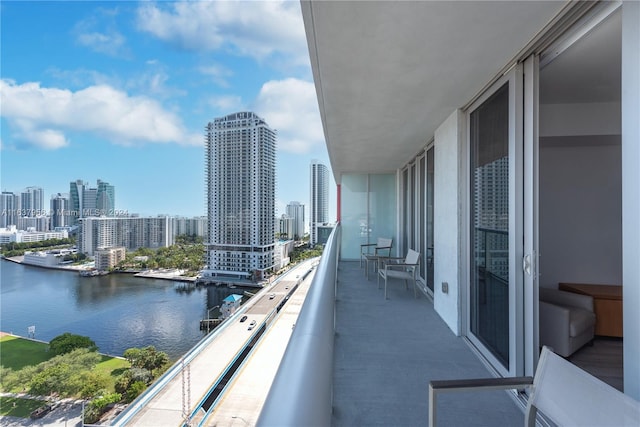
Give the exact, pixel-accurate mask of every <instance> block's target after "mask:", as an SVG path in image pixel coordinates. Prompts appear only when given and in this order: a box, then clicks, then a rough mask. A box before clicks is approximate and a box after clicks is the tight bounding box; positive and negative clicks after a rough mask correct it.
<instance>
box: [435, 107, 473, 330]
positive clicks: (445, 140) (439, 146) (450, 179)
mask: <svg viewBox="0 0 640 427" xmlns="http://www.w3.org/2000/svg"><path fill="white" fill-rule="evenodd" d="M463 132H464V114H463V113H462V112H461V111H455V112H454V113H453V114H451V115H450V116H449V117H448V118H447V120H445V121H444V123H442V124H441V125H440V127H439V128H438V129H437V130H436V133H435V141H434V150H435V152H434V157H435V159H434V160H435V161H434V163H435V171H434V173H435V176H434V197H435V198H434V291H433V294H434V304H433V305H434V308H435V310H436V312H437V313H438V314H439V315H440V317H442V318H443V319H444V321H445V322H446V323H447V325H448V326H449V328H451V330H452V331H453V332H454V333H455V334H456V335H460V334H461V332H462V330H461V329H462V328H461V324H460V319H461V310H462V308H461V304H460V296H461V293H462V292H464V290H465V286H464V284H463V283H461V281H460V274H461V270H466V268H463V267H464V266H462V265H460V263H461V262H465V261H464V260H465V259H466V257H462V260H461V257H460V254H461V253H462V251H461V246H460V236H461V234H462V233H464V232H465V230H466V227H463V223H462V222H461V220H460V215H459V206H461V205H464V202H465V201H464V200H461V197H462V196H461V194H460V193H461V191H460V187H461V186H460V174H459V164H460V159H461V156H462V153H464V152H465V150H464V149H463V148H462V147H463V146H462V144H461V141H464V134H463ZM442 282H447V283H448V284H449V292H448V293H446V294H445V293H443V292H442Z"/></svg>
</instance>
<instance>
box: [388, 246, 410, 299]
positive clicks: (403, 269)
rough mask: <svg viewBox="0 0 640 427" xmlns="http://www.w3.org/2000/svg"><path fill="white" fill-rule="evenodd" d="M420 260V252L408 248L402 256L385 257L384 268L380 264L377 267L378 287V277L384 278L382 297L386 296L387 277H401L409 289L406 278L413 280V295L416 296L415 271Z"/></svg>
mask: <svg viewBox="0 0 640 427" xmlns="http://www.w3.org/2000/svg"><path fill="white" fill-rule="evenodd" d="M419 262H420V252H416V251H414V250H413V249H409V251H408V252H407V256H406V257H405V258H404V259H402V258H387V259H385V260H384V268H382V266H380V268H379V269H378V289H380V278H381V277H382V278H383V279H384V298H385V299H389V298H387V282H388V279H390V278H391V279H402V280H404V285H405V287H406V288H407V289H409V284H408V280H413V295H414V297H415V298H417V297H418V292H417V290H416V288H417V284H416V271H417V269H418V264H419Z"/></svg>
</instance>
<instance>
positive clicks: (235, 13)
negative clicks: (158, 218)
mask: <svg viewBox="0 0 640 427" xmlns="http://www.w3.org/2000/svg"><path fill="white" fill-rule="evenodd" d="M0 8H1V9H0V13H1V19H2V23H1V25H2V26H1V46H0V47H1V63H0V67H1V68H0V99H1V112H0V115H1V123H0V124H1V126H2V128H1V140H0V156H1V158H0V163H1V166H2V168H1V169H2V171H1V173H0V178H1V182H0V187H1V189H2V190H3V191H4V190H6V191H13V192H20V191H21V190H23V189H24V188H25V187H27V186H39V187H42V188H43V189H44V193H45V203H46V204H48V199H49V197H50V196H51V194H54V193H58V192H61V193H67V192H69V182H70V181H75V180H76V179H82V180H84V181H88V182H89V183H90V184H92V185H93V186H95V185H96V180H97V179H101V180H103V181H107V182H109V183H110V184H112V185H115V187H116V208H117V209H123V210H128V211H129V212H130V213H139V214H142V215H156V214H160V213H166V214H171V215H185V216H195V215H205V214H206V212H205V193H204V192H205V188H204V145H203V142H204V128H205V126H206V124H207V123H208V122H209V121H212V120H213V119H214V118H215V117H220V116H224V115H227V114H230V113H233V112H236V111H254V112H256V113H257V114H258V115H259V116H261V117H263V118H264V119H265V120H266V121H267V123H268V124H269V125H270V127H271V128H273V129H276V130H277V131H278V167H277V181H278V191H277V194H276V209H277V211H278V212H279V213H283V212H284V207H285V205H286V204H287V203H289V202H290V201H294V200H295V201H300V202H301V203H304V204H305V205H308V204H309V163H310V161H311V159H319V160H320V161H321V162H323V163H324V164H326V165H327V166H328V167H330V164H329V160H328V156H327V152H326V148H325V145H324V136H323V133H322V125H321V121H320V116H319V112H318V105H317V101H316V94H315V88H314V85H313V77H312V75H311V69H310V65H309V58H308V51H307V45H306V40H305V34H304V26H303V23H302V16H301V13H300V4H299V2H297V1H284V2H280V1H264V2H260V1H241V2H236V1H216V2H213V1H198V2H167V1H160V2H148V1H143V2H124V1H117V2H115V1H112V2H97V1H78V2H73V1H72V2H6V1H3V2H2V3H0ZM331 184H332V185H331V187H332V192H331V194H330V199H331V201H332V205H331V206H330V218H331V219H334V218H335V207H334V205H335V203H334V200H335V190H334V187H335V185H334V184H333V180H331Z"/></svg>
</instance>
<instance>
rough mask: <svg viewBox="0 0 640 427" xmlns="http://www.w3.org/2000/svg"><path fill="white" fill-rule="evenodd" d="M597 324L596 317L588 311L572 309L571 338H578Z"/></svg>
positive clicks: (570, 315)
mask: <svg viewBox="0 0 640 427" xmlns="http://www.w3.org/2000/svg"><path fill="white" fill-rule="evenodd" d="M595 324H596V315H595V314H594V313H593V312H591V311H587V310H582V309H579V308H575V307H574V308H572V309H571V312H570V314H569V336H570V337H577V336H578V335H580V334H581V333H583V332H584V331H586V330H587V329H588V328H593V327H594V325H595Z"/></svg>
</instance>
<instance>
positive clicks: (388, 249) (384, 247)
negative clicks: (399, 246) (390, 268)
mask: <svg viewBox="0 0 640 427" xmlns="http://www.w3.org/2000/svg"><path fill="white" fill-rule="evenodd" d="M378 251H389V253H391V246H379V247H376V248H375V249H374V250H373V252H374V253H375V254H376V255H377V254H378Z"/></svg>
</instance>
